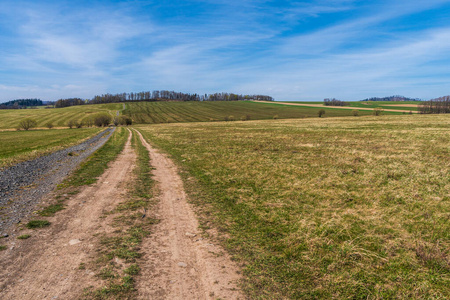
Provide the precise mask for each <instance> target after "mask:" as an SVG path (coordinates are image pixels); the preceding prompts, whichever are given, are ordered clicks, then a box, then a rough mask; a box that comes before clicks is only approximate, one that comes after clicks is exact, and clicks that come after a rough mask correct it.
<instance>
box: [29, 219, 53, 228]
mask: <svg viewBox="0 0 450 300" xmlns="http://www.w3.org/2000/svg"><path fill="white" fill-rule="evenodd" d="M50 224H51V223H50V222H49V221H47V220H32V221H30V222H28V223H27V225H26V227H27V228H28V229H36V228H44V227H47V226H50Z"/></svg>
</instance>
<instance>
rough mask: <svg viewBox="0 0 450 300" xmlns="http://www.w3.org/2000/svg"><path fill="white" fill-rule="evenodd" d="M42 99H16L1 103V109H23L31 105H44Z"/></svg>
mask: <svg viewBox="0 0 450 300" xmlns="http://www.w3.org/2000/svg"><path fill="white" fill-rule="evenodd" d="M42 105H44V103H43V102H42V100H41V99H16V100H11V101H8V102H5V103H2V104H0V109H23V108H27V107H29V106H31V107H34V106H42Z"/></svg>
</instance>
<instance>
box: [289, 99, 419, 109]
mask: <svg viewBox="0 0 450 300" xmlns="http://www.w3.org/2000/svg"><path fill="white" fill-rule="evenodd" d="M293 103H302V104H323V101H315V102H305V101H295V102H293ZM348 103H349V104H350V105H349V107H354V108H355V109H358V108H381V109H396V110H412V111H417V110H418V108H417V106H418V104H419V103H420V102H418V101H351V102H350V101H349V102H348Z"/></svg>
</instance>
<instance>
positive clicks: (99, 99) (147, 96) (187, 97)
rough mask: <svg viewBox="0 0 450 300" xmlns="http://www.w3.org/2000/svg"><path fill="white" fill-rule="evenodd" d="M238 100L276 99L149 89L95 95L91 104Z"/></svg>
mask: <svg viewBox="0 0 450 300" xmlns="http://www.w3.org/2000/svg"><path fill="white" fill-rule="evenodd" d="M238 100H265V101H273V100H274V99H273V98H272V97H270V96H266V95H241V94H233V93H214V94H204V95H200V94H196V93H194V94H190V93H181V92H175V91H166V90H161V91H152V92H150V91H147V92H139V93H119V94H103V95H99V96H95V97H94V98H93V99H92V100H90V101H89V103H91V104H99V103H114V102H125V101H238Z"/></svg>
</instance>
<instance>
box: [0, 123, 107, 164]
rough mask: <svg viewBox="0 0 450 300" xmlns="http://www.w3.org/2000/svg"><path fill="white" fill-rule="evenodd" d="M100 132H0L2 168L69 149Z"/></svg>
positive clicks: (0, 161) (65, 130)
mask: <svg viewBox="0 0 450 300" xmlns="http://www.w3.org/2000/svg"><path fill="white" fill-rule="evenodd" d="M99 132H100V129H97V128H83V129H77V130H69V129H60V130H57V129H53V130H32V131H5V132H0V140H1V141H2V143H1V145H0V168H4V167H8V166H11V165H13V164H16V163H19V162H22V161H26V160H30V159H33V158H36V157H39V156H43V155H46V154H49V153H52V152H55V151H58V150H62V149H65V148H68V147H70V146H73V145H76V144H79V143H80V142H81V141H83V140H85V139H88V138H90V137H92V136H94V135H96V134H98V133H99Z"/></svg>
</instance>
